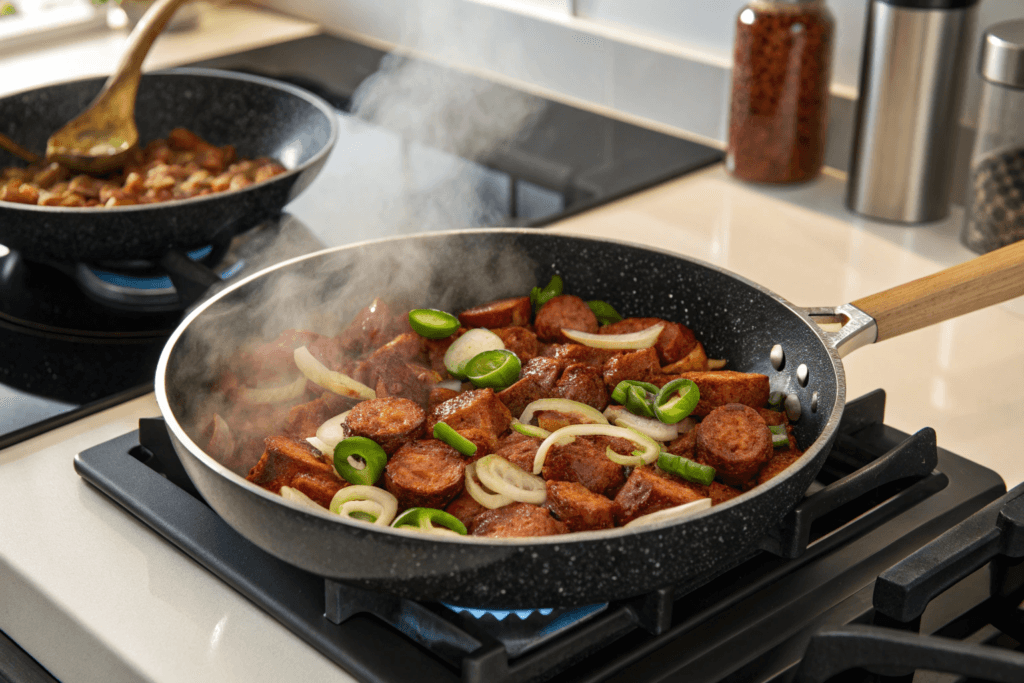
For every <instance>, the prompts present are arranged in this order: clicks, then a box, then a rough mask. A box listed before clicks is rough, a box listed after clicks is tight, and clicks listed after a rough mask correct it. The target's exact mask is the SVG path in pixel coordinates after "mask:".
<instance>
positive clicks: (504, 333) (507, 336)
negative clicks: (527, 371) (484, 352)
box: [491, 327, 539, 363]
mask: <svg viewBox="0 0 1024 683" xmlns="http://www.w3.org/2000/svg"><path fill="white" fill-rule="evenodd" d="M491 331H492V332H494V334H496V335H498V336H499V337H500V338H501V341H502V343H503V344H505V348H506V349H508V350H509V351H511V352H512V353H514V354H516V356H518V357H519V361H520V362H521V363H526V361H528V360H530V359H531V358H533V357H535V356H536V355H537V351H538V350H539V347H538V345H537V335H536V334H534V333H533V332H531V331H530V330H528V329H526V328H525V327H501V328H498V329H496V330H491Z"/></svg>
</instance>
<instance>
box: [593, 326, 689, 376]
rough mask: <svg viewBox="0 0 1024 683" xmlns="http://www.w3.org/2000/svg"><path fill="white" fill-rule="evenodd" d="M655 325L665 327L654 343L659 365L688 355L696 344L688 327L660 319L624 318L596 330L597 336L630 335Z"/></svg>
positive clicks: (673, 361)
mask: <svg viewBox="0 0 1024 683" xmlns="http://www.w3.org/2000/svg"><path fill="white" fill-rule="evenodd" d="M655 325H664V326H665V328H664V329H663V330H662V331H661V334H659V335H658V339H657V340H656V341H655V342H654V349H655V351H657V353H658V360H659V361H660V362H661V365H668V364H669V363H675V362H676V361H678V360H679V359H681V358H683V357H684V356H686V355H687V354H688V353H690V351H692V350H693V347H694V345H696V344H697V337H695V336H694V334H693V331H692V330H691V329H690V328H689V327H686V326H685V325H681V324H680V323H673V322H669V321H668V320H662V319H661V318H626V319H625V320H620V321H619V322H617V323H612V324H611V325H605V326H604V327H602V328H601V329H600V330H598V334H630V333H632V332H640V331H641V330H646V329H648V328H650V327H654V326H655ZM702 369H703V368H702Z"/></svg>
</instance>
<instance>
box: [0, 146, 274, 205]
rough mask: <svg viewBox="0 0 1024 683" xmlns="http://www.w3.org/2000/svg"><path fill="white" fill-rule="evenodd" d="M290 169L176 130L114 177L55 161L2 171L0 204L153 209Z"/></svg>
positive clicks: (139, 151) (142, 151) (235, 187)
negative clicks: (73, 171)
mask: <svg viewBox="0 0 1024 683" xmlns="http://www.w3.org/2000/svg"><path fill="white" fill-rule="evenodd" d="M286 170H287V169H285V167H284V166H282V165H281V164H279V163H277V162H276V161H273V160H272V159H268V158H265V157H261V158H258V159H238V158H236V154H235V148H234V147H233V146H232V145H224V146H221V147H217V146H214V145H212V144H210V143H209V142H207V141H206V140H203V139H202V138H201V137H199V136H198V135H196V134H195V133H193V132H191V131H189V130H187V129H185V128H175V129H174V130H172V131H171V132H170V134H169V135H168V136H167V139H161V140H153V141H151V142H149V143H148V144H147V145H146V146H145V147H144V148H140V149H137V150H135V152H134V156H133V157H131V158H130V159H129V161H128V163H127V164H126V165H125V167H124V169H123V170H121V171H120V172H118V173H116V174H113V175H110V176H104V177H94V176H90V175H85V174H79V175H74V176H72V174H71V172H70V171H69V170H68V169H67V168H65V167H64V166H62V165H60V164H58V163H56V162H53V163H46V162H39V163H35V164H30V165H29V166H25V167H17V166H9V167H7V168H4V169H3V170H2V171H0V177H2V180H3V184H2V185H0V200H2V201H8V202H16V203H19V204H37V205H40V206H65V207H94V206H95V207H112V206H129V205H135V204H154V203H158V202H166V201H171V200H174V199H188V198H189V197H198V196H202V195H207V194H212V193H215V192H225V191H227V190H238V189H241V188H243V187H248V186H249V185H253V184H255V183H259V182H262V181H264V180H269V179H270V178H273V177H274V176H277V175H280V174H282V173H284V172H285V171H286Z"/></svg>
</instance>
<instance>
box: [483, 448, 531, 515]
mask: <svg viewBox="0 0 1024 683" xmlns="http://www.w3.org/2000/svg"><path fill="white" fill-rule="evenodd" d="M473 464H474V465H476V476H477V478H478V479H479V480H480V483H481V484H483V485H484V486H486V487H487V488H489V489H491V490H492V491H495V492H496V493H498V494H499V495H505V496H508V497H509V498H511V499H512V500H514V501H517V502H520V503H532V504H533V505H542V504H543V503H544V501H545V500H547V497H548V488H547V485H545V484H544V480H543V479H541V478H540V477H538V476H535V475H533V474H530V473H529V472H524V471H523V470H521V469H520V468H518V467H516V466H515V465H513V464H512V463H510V462H509V461H508V460H506V459H505V458H502V457H501V456H499V455H485V456H484V457H482V458H480V459H479V460H477V461H476V462H475V463H473Z"/></svg>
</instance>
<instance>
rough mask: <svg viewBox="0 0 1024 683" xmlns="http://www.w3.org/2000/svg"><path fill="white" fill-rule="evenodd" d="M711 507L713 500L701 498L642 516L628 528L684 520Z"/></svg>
mask: <svg viewBox="0 0 1024 683" xmlns="http://www.w3.org/2000/svg"><path fill="white" fill-rule="evenodd" d="M709 507H711V499H710V498H701V499H700V500H695V501H693V502H692V503H684V504H682V505H677V506H675V507H674V508H668V509H666V510H658V511H657V512H652V513H651V514H649V515H641V516H639V517H637V518H636V519H634V520H633V521H632V522H629V523H627V524H626V526H633V527H636V526H645V525H647V524H656V523H658V522H663V521H665V520H666V519H682V518H683V517H689V516H690V515H692V514H695V513H698V512H700V511H701V510H707V509H708V508H709Z"/></svg>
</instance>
